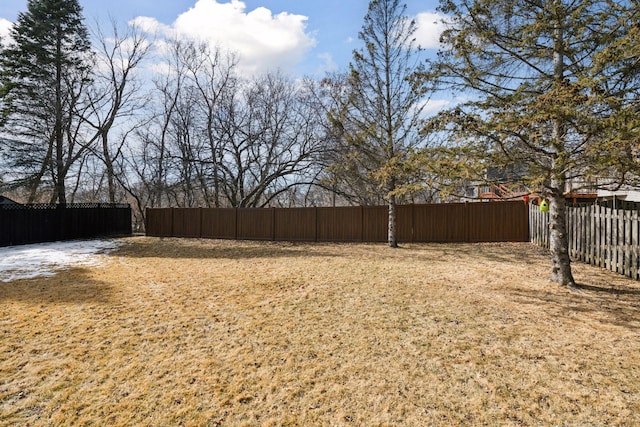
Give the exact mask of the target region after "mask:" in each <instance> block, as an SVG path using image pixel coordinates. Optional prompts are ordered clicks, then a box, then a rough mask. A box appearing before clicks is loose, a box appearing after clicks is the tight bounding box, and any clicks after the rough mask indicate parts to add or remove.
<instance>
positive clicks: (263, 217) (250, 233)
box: [236, 208, 275, 240]
mask: <svg viewBox="0 0 640 427" xmlns="http://www.w3.org/2000/svg"><path fill="white" fill-rule="evenodd" d="M236 215H237V224H236V228H237V238H238V239H242V240H274V231H275V224H274V222H275V212H274V209H259V208H244V209H238V210H237V211H236Z"/></svg>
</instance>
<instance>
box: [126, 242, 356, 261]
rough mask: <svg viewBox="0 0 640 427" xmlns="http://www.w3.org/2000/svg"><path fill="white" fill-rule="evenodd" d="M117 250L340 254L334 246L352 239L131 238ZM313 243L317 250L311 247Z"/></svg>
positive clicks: (144, 254) (241, 255)
mask: <svg viewBox="0 0 640 427" xmlns="http://www.w3.org/2000/svg"><path fill="white" fill-rule="evenodd" d="M128 243H129V244H128V245H125V246H122V247H121V248H119V249H117V250H116V251H115V252H113V254H115V255H117V256H122V257H130V258H174V259H180V258H185V259H251V258H298V257H314V256H316V257H340V256H343V255H341V254H339V253H337V252H336V251H334V250H333V249H332V248H334V247H335V246H336V245H348V243H344V244H343V243H322V242H273V241H254V240H220V239H196V238H171V237H170V238H155V237H145V238H143V239H139V240H134V241H129V242H128ZM310 245H313V249H314V250H313V251H310V250H309V247H310Z"/></svg>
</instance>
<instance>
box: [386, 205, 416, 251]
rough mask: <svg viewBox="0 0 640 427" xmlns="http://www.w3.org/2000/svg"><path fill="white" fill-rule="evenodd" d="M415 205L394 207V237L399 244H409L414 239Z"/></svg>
mask: <svg viewBox="0 0 640 427" xmlns="http://www.w3.org/2000/svg"><path fill="white" fill-rule="evenodd" d="M385 216H386V215H385ZM414 216H415V205H398V206H396V219H397V222H396V236H397V238H398V242H400V243H411V242H413V241H414V239H415V226H414Z"/></svg>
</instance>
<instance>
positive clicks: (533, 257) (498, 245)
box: [439, 242, 548, 265]
mask: <svg viewBox="0 0 640 427" xmlns="http://www.w3.org/2000/svg"><path fill="white" fill-rule="evenodd" d="M439 245H441V246H442V250H443V254H444V255H445V256H455V257H458V258H460V260H461V261H465V260H476V259H482V258H484V259H487V260H489V261H492V262H499V263H507V264H526V265H539V264H540V261H541V260H544V259H545V258H546V257H548V252H547V251H546V250H544V249H541V248H539V247H538V246H535V245H533V244H531V243H527V242H520V243H513V242H495V243H441V244H439Z"/></svg>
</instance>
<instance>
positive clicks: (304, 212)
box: [274, 208, 318, 242]
mask: <svg viewBox="0 0 640 427" xmlns="http://www.w3.org/2000/svg"><path fill="white" fill-rule="evenodd" d="M316 215H317V210H316V208H283V209H276V210H275V227H276V228H275V233H274V234H275V240H281V241H304V242H313V241H315V240H317V237H318V236H317V232H318V231H317V227H316V219H317V218H316Z"/></svg>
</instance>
